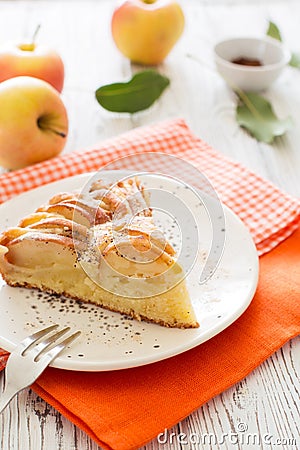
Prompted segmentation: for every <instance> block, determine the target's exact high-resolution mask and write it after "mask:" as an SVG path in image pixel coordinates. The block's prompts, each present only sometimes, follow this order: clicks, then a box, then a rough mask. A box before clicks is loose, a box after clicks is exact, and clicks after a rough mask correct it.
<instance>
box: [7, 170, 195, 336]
mask: <svg viewBox="0 0 300 450" xmlns="http://www.w3.org/2000/svg"><path fill="white" fill-rule="evenodd" d="M0 272H1V274H2V277H3V279H4V280H5V281H6V282H7V284H9V285H10V286H25V287H28V288H37V289H40V290H42V291H47V292H51V293H55V294H61V295H64V296H67V297H71V298H73V299H76V300H79V301H83V302H90V303H93V304H97V305H99V306H101V307H103V308H107V309H109V310H111V311H116V312H119V313H124V314H129V315H131V316H132V317H134V318H136V319H138V320H146V321H149V322H155V323H158V324H160V325H164V326H167V327H177V328H193V327H198V326H199V325H198V323H197V320H196V317H195V313H194V311H193V307H192V304H191V301H190V298H189V294H188V290H187V287H186V283H185V280H184V278H185V277H184V272H183V269H182V267H181V266H180V265H179V264H178V263H177V262H176V260H175V252H174V250H173V248H172V246H171V245H170V243H169V242H167V241H166V239H165V238H164V235H163V233H162V232H161V231H160V230H159V229H158V227H156V226H155V223H154V221H153V217H152V211H151V208H150V206H149V199H148V197H147V193H146V191H145V189H144V188H143V186H142V185H141V183H140V181H139V180H138V179H136V178H130V179H127V180H125V181H120V182H117V183H114V184H113V183H111V184H108V183H105V182H103V181H96V182H94V183H93V184H92V185H91V187H90V188H89V190H88V192H86V193H84V194H83V193H79V192H75V193H74V192H73V193H60V194H58V195H55V196H54V197H52V198H51V199H50V200H49V202H48V204H46V205H45V206H42V207H40V208H38V209H37V210H36V211H35V212H34V213H33V214H30V215H28V216H27V217H25V218H23V219H22V220H21V221H20V223H19V224H18V226H16V227H14V228H9V229H7V230H6V231H5V232H3V234H2V235H0ZM58 301H59V300H58Z"/></svg>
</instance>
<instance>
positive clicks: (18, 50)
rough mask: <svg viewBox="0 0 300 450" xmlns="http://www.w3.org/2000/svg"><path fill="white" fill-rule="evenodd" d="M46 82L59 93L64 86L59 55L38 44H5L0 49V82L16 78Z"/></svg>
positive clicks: (62, 68) (62, 66) (62, 67)
mask: <svg viewBox="0 0 300 450" xmlns="http://www.w3.org/2000/svg"><path fill="white" fill-rule="evenodd" d="M23 75H25V76H30V77H35V78H40V79H41V80H44V81H47V82H48V83H50V84H51V85H52V86H53V87H55V89H57V90H58V91H59V92H61V91H62V89H63V85H64V64H63V61H62V59H61V57H60V56H59V54H58V53H57V52H56V51H54V50H51V49H49V48H48V47H44V46H43V45H39V44H34V43H31V44H15V43H6V44H4V45H2V46H1V47H0V82H1V81H5V80H8V79H9V78H13V77H18V76H23Z"/></svg>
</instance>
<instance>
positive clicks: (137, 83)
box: [96, 69, 170, 113]
mask: <svg viewBox="0 0 300 450" xmlns="http://www.w3.org/2000/svg"><path fill="white" fill-rule="evenodd" d="M169 84H170V80H169V79H168V78H167V77H165V76H163V75H160V74H159V73H158V72H156V71H155V70H152V69H149V70H144V71H142V72H139V73H137V74H136V75H134V76H133V77H132V78H131V80H130V81H128V82H127V83H113V84H108V85H106V86H101V87H100V88H99V89H97V91H96V99H97V100H98V102H99V103H100V105H101V106H102V107H103V108H105V109H108V110H109V111H114V112H129V113H135V112H137V111H142V110H143V109H147V108H149V106H151V105H152V104H153V103H154V102H155V100H157V99H158V98H159V97H160V95H161V94H162V92H163V91H164V90H165V88H166V87H167V86H168V85H169Z"/></svg>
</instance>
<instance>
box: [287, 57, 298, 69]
mask: <svg viewBox="0 0 300 450" xmlns="http://www.w3.org/2000/svg"><path fill="white" fill-rule="evenodd" d="M289 65H290V66H292V67H296V69H300V53H292V57H291V59H290V62H289Z"/></svg>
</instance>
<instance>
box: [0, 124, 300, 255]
mask: <svg viewBox="0 0 300 450" xmlns="http://www.w3.org/2000/svg"><path fill="white" fill-rule="evenodd" d="M149 152H151V153H152V152H156V153H166V154H170V155H174V156H177V157H178V158H181V159H183V160H186V161H188V162H190V163H191V164H192V165H194V166H195V167H196V168H197V169H198V170H199V171H201V173H203V174H205V176H206V177H207V178H208V179H209V181H210V182H211V184H212V185H213V187H214V189H215V190H216V192H217V193H218V195H219V197H220V199H221V200H222V201H223V203H225V204H226V205H227V206H228V207H229V208H231V209H232V210H233V211H234V212H235V213H236V214H237V215H238V216H239V217H240V218H241V220H242V221H243V222H244V223H245V225H246V226H247V227H248V229H249V231H250V233H251V234H252V237H253V239H254V242H255V244H256V246H257V250H258V253H259V254H260V255H262V254H263V253H266V252H268V251H270V250H271V249H272V248H274V247H275V246H276V245H277V244H279V243H280V242H282V241H283V240H284V239H286V238H287V237H288V236H289V235H291V234H292V233H293V231H295V230H296V228H297V227H298V226H299V222H300V201H299V199H295V198H293V197H291V196H290V195H288V194H286V193H283V192H282V191H281V190H279V189H278V188H277V187H275V186H274V185H273V184H272V183H270V182H268V181H266V180H264V179H262V178H260V177H259V176H257V175H255V174H254V173H252V172H251V171H249V170H248V169H246V168H245V167H243V166H242V165H241V164H239V163H236V162H234V161H231V160H229V159H228V158H226V157H224V156H223V155H221V154H220V153H218V152H216V151H215V150H213V149H212V148H211V147H210V146H209V145H208V144H206V143H205V142H204V141H202V140H201V139H198V138H197V137H195V136H194V135H193V133H192V132H191V130H190V129H189V128H188V126H187V125H186V123H185V122H184V120H182V119H175V120H174V119H173V120H169V121H166V122H162V123H158V124H155V125H150V126H145V127H140V128H136V129H134V130H131V131H129V132H127V133H125V134H122V135H120V136H118V137H115V138H113V139H110V140H107V141H105V142H103V143H101V144H100V145H99V146H98V147H97V148H95V149H88V150H86V151H84V152H83V151H81V152H73V153H70V154H65V155H63V156H59V157H56V158H53V159H51V160H48V161H45V162H43V163H39V164H36V165H34V166H30V167H27V168H25V169H21V170H18V171H14V172H10V173H4V174H2V175H0V202H4V201H6V200H9V199H10V198H11V197H13V196H15V195H16V194H19V193H22V192H25V191H27V190H29V189H32V188H35V187H38V186H41V185H43V184H46V183H50V182H52V181H56V180H60V179H62V178H66V177H69V176H72V175H76V174H80V173H84V172H91V171H95V170H98V169H100V168H102V167H103V166H105V165H106V164H109V163H111V162H112V161H115V160H119V159H120V158H123V157H125V156H128V155H133V154H134V155H135V157H134V158H133V161H134V165H135V166H136V167H135V168H138V167H139V164H143V170H145V169H147V158H145V153H149ZM157 164H158V167H155V158H151V159H150V158H149V162H148V165H149V167H148V169H149V170H151V171H155V170H157V171H159V169H160V167H159V162H158V163H157ZM116 167H118V168H119V169H121V168H122V160H119V161H118V166H116Z"/></svg>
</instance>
